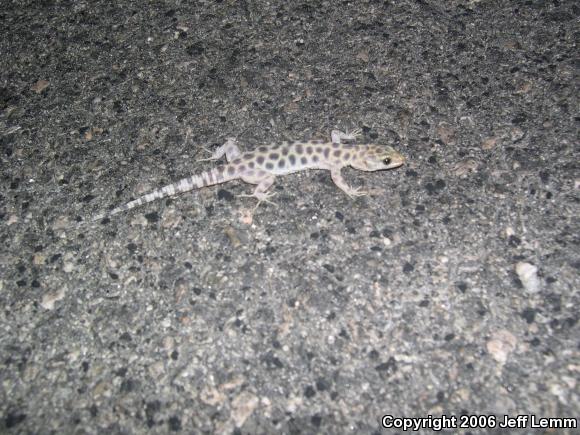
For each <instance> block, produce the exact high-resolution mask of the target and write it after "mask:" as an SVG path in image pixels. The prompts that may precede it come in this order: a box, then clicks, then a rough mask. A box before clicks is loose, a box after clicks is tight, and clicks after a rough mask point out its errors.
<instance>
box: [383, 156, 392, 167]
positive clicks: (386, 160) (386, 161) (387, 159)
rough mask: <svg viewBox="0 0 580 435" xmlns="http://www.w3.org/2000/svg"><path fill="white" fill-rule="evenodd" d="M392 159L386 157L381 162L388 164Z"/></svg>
mask: <svg viewBox="0 0 580 435" xmlns="http://www.w3.org/2000/svg"><path fill="white" fill-rule="evenodd" d="M391 162H392V160H391V158H390V157H387V158H386V159H385V160H383V163H384V164H385V165H387V166H389V165H390V164H391Z"/></svg>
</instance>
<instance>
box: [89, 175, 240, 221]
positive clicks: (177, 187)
mask: <svg viewBox="0 0 580 435" xmlns="http://www.w3.org/2000/svg"><path fill="white" fill-rule="evenodd" d="M228 167H229V165H222V166H218V167H217V168H213V169H210V170H209V171H206V172H202V173H201V174H196V175H192V176H190V177H187V178H183V179H181V180H179V181H177V182H176V183H172V184H168V185H167V186H164V187H162V188H160V189H157V190H154V191H153V192H151V193H148V194H147V195H143V196H141V197H139V198H137V199H135V200H133V201H130V202H128V203H126V204H123V205H121V206H119V207H116V208H114V209H112V210H109V211H106V212H103V213H100V214H98V215H96V216H94V217H93V218H92V219H91V220H90V222H95V221H98V220H101V219H103V218H105V217H109V216H113V215H116V214H118V213H122V212H124V211H128V210H131V209H133V208H136V207H140V206H142V205H143V204H147V203H149V202H152V201H155V200H157V199H163V198H166V197H168V196H173V195H177V194H179V193H184V192H189V191H190V190H194V189H201V188H202V187H206V186H213V185H215V184H221V183H225V182H226V181H230V180H233V179H235V178H238V177H237V176H236V175H234V174H231V175H230V174H229V172H231V171H228Z"/></svg>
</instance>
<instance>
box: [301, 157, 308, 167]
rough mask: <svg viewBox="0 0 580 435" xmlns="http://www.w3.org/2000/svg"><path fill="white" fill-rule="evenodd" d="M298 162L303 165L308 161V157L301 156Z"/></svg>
mask: <svg viewBox="0 0 580 435" xmlns="http://www.w3.org/2000/svg"><path fill="white" fill-rule="evenodd" d="M300 163H302V164H303V165H305V164H306V163H308V159H307V158H306V157H301V158H300Z"/></svg>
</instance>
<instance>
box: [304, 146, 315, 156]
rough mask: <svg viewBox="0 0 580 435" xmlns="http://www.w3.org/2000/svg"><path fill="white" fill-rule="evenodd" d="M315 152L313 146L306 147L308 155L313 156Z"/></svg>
mask: <svg viewBox="0 0 580 435" xmlns="http://www.w3.org/2000/svg"><path fill="white" fill-rule="evenodd" d="M313 151H314V149H313V148H312V147H311V146H307V147H306V154H312V152H313Z"/></svg>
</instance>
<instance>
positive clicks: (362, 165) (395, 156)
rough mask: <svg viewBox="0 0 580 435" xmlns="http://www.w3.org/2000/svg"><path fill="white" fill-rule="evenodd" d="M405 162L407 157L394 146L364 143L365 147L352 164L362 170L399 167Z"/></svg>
mask: <svg viewBox="0 0 580 435" xmlns="http://www.w3.org/2000/svg"><path fill="white" fill-rule="evenodd" d="M403 163H405V157H403V155H402V154H400V153H398V152H397V151H395V150H394V149H393V148H391V147H389V146H384V145H375V144H369V145H364V149H363V151H362V152H361V153H359V154H358V156H357V158H356V159H353V161H352V162H351V166H352V167H353V168H355V169H359V170H361V171H380V170H382V169H392V168H397V167H399V166H401V165H402V164H403Z"/></svg>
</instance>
